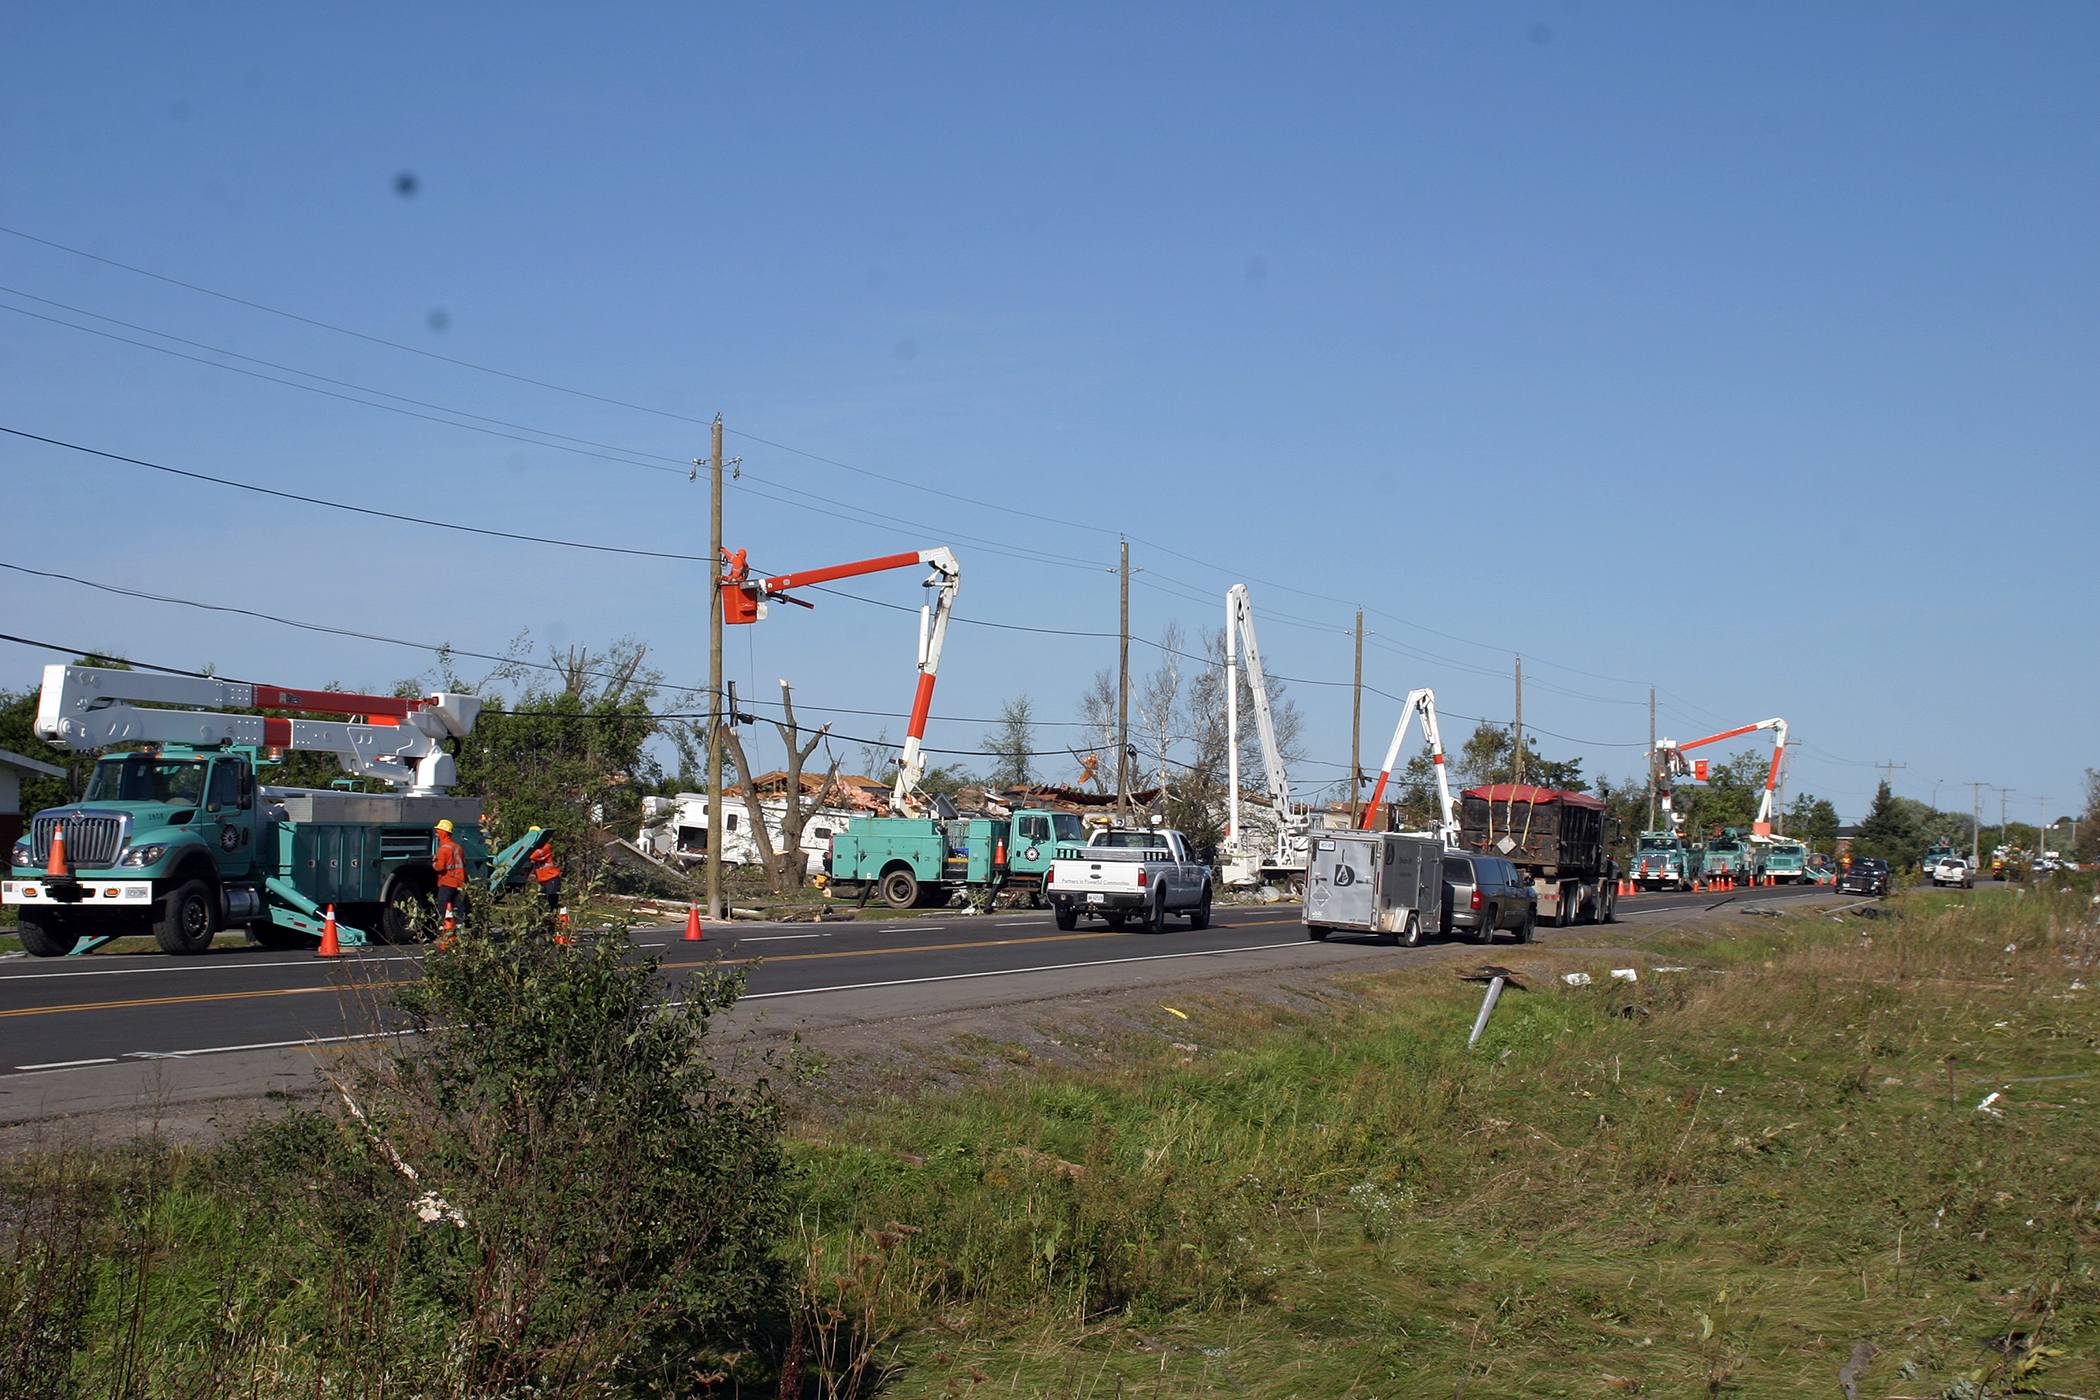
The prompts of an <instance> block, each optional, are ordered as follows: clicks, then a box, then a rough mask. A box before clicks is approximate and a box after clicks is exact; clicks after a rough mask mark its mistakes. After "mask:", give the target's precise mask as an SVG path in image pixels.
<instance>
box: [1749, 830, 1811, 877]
mask: <svg viewBox="0 0 2100 1400" xmlns="http://www.w3.org/2000/svg"><path fill="white" fill-rule="evenodd" d="M1758 873H1759V874H1760V875H1766V876H1769V877H1771V879H1772V881H1773V883H1774V884H1780V885H1801V884H1807V883H1809V874H1808V847H1807V846H1806V845H1804V844H1803V843H1801V842H1799V841H1784V840H1781V841H1774V842H1773V843H1772V844H1771V845H1769V846H1766V847H1765V848H1764V861H1763V864H1762V866H1761V868H1760V869H1759V870H1758Z"/></svg>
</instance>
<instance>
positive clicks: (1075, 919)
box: [1050, 899, 1079, 933]
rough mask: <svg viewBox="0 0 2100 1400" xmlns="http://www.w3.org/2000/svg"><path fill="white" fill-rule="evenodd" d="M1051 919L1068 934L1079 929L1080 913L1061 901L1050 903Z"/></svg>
mask: <svg viewBox="0 0 2100 1400" xmlns="http://www.w3.org/2000/svg"><path fill="white" fill-rule="evenodd" d="M1050 919H1051V922H1053V923H1055V924H1056V925H1057V926H1058V927H1059V928H1061V929H1063V930H1065V931H1066V932H1068V933H1069V932H1070V931H1071V930H1073V929H1075V928H1078V927H1079V911H1078V910H1077V909H1074V908H1073V907H1072V906H1071V905H1069V904H1066V903H1064V902H1063V901H1061V900H1055V899H1053V900H1051V901H1050Z"/></svg>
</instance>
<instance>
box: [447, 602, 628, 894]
mask: <svg viewBox="0 0 2100 1400" xmlns="http://www.w3.org/2000/svg"><path fill="white" fill-rule="evenodd" d="M646 655H647V648H645V647H644V646H642V644H640V643H639V642H635V641H632V640H625V641H621V642H617V643H615V644H614V645H613V646H611V647H609V648H608V649H607V650H606V651H605V652H603V653H594V652H592V651H590V650H589V649H587V648H582V647H577V648H572V649H570V650H569V651H568V652H565V653H561V654H558V655H557V656H556V658H555V659H556V663H557V665H558V666H560V668H561V673H560V674H559V675H558V676H557V677H556V679H555V680H554V681H553V682H550V683H542V682H538V681H535V682H533V683H532V684H530V685H528V686H527V687H526V688H525V690H524V691H523V692H522V693H521V694H519V695H518V696H517V698H516V699H515V700H513V701H512V702H511V703H510V705H509V706H508V707H505V708H497V707H495V706H493V705H492V706H490V707H489V708H485V709H483V710H482V712H481V719H480V721H479V722H478V723H477V724H476V725H475V727H474V732H473V734H472V735H470V736H469V737H468V738H467V739H466V740H465V742H464V743H463V744H462V745H461V746H460V749H459V755H458V763H459V787H458V789H457V791H458V792H459V793H460V795H462V796H466V797H478V798H480V799H481V800H482V802H483V803H484V817H483V826H484V829H485V830H486V831H487V832H488V836H489V845H490V847H491V848H492V849H494V848H500V847H501V846H503V845H504V844H506V843H507V842H509V841H511V840H514V839H516V838H517V837H519V836H522V835H523V834H524V833H525V831H526V830H527V829H528V828H530V827H534V826H538V827H544V828H546V829H547V831H549V832H551V833H552V834H553V836H554V838H555V851H556V853H557V854H556V859H557V860H558V861H559V862H561V863H562V867H563V870H564V872H565V873H566V874H568V875H569V876H571V877H572V878H574V879H576V880H577V881H578V882H579V883H584V882H587V881H588V880H589V878H590V877H591V875H592V874H593V873H594V872H595V870H596V868H597V858H596V857H597V852H598V851H599V849H600V848H601V847H602V846H603V845H604V843H605V841H606V840H607V839H609V838H610V837H611V836H614V835H632V833H633V832H634V831H635V829H636V828H638V827H639V826H640V825H641V807H642V797H643V795H644V794H645V793H646V792H649V791H651V790H652V789H653V788H654V787H655V786H656V785H657V784H658V783H659V782H660V780H661V776H662V774H661V771H660V769H659V767H658V765H657V762H656V760H655V759H654V758H653V757H651V756H650V754H649V753H648V744H649V741H650V740H651V739H652V738H654V737H655V735H656V734H657V732H658V721H657V720H655V719H653V718H651V711H652V709H653V703H654V701H655V699H656V695H657V687H658V685H659V683H660V680H661V677H660V676H659V675H658V674H657V673H656V672H655V671H652V670H650V669H648V668H647V667H646V666H645V665H644V664H643V662H644V658H645V657H646ZM452 681H453V684H452V685H450V686H449V687H448V688H455V689H461V690H471V689H473V687H471V686H469V685H467V684H466V683H464V682H458V681H457V678H452Z"/></svg>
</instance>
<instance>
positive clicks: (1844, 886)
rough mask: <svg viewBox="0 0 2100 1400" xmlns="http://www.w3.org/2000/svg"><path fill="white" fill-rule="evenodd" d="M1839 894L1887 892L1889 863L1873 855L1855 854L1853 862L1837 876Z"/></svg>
mask: <svg viewBox="0 0 2100 1400" xmlns="http://www.w3.org/2000/svg"><path fill="white" fill-rule="evenodd" d="M1837 892H1838V893H1839V894H1887V893H1888V892H1889V863H1888V862H1887V861H1885V860H1877V859H1875V858H1874V857H1873V856H1854V857H1853V858H1852V864H1851V865H1849V866H1847V867H1846V868H1845V871H1844V873H1843V874H1841V875H1839V876H1838V878H1837Z"/></svg>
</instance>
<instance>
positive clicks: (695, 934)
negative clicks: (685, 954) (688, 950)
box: [685, 904, 702, 943]
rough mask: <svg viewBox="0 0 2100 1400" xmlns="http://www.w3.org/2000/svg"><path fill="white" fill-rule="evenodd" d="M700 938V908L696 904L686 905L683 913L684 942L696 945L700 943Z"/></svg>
mask: <svg viewBox="0 0 2100 1400" xmlns="http://www.w3.org/2000/svg"><path fill="white" fill-rule="evenodd" d="M701 938H702V935H701V933H700V906H699V905H697V904H692V905H688V906H687V907H686V911H685V941H686V942H688V943H698V942H700V941H701Z"/></svg>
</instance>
